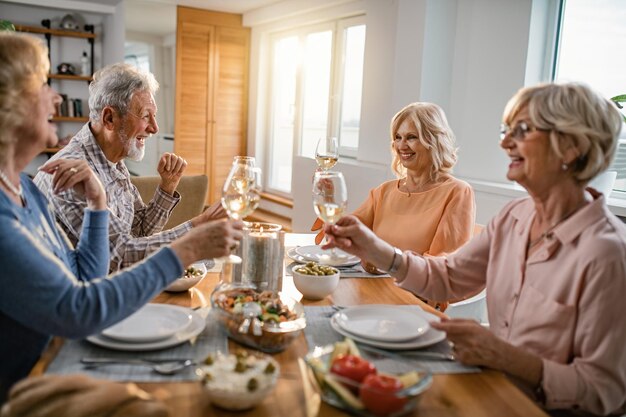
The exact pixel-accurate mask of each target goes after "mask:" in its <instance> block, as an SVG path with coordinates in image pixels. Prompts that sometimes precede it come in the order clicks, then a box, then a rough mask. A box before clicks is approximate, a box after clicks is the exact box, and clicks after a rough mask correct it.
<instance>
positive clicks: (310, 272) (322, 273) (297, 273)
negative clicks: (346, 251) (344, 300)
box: [291, 262, 339, 300]
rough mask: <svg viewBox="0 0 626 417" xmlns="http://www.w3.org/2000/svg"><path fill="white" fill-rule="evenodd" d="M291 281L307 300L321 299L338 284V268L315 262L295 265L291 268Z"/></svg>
mask: <svg viewBox="0 0 626 417" xmlns="http://www.w3.org/2000/svg"><path fill="white" fill-rule="evenodd" d="M291 273H292V276H293V283H294V285H295V286H296V288H297V289H298V291H300V292H301V293H302V296H303V297H304V298H306V299H309V300H321V299H323V298H324V297H326V296H327V295H329V294H331V293H332V292H333V291H335V288H337V285H339V270H338V269H337V268H333V267H332V266H328V265H321V264H318V263H316V262H307V263H306V264H303V265H296V266H294V267H293V268H292V270H291Z"/></svg>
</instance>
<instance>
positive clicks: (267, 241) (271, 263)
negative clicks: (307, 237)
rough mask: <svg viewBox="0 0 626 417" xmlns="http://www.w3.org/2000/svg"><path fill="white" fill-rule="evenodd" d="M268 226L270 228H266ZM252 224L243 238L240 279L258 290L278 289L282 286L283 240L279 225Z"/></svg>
mask: <svg viewBox="0 0 626 417" xmlns="http://www.w3.org/2000/svg"><path fill="white" fill-rule="evenodd" d="M267 226H270V228H269V229H270V230H271V231H268V230H267ZM271 226H273V225H265V229H264V225H263V224H253V225H251V226H249V227H248V228H247V229H248V230H247V231H246V233H245V234H244V238H243V251H242V259H243V271H242V281H243V282H245V283H250V284H252V285H254V286H255V287H256V288H257V289H259V290H271V291H280V290H281V287H282V263H283V243H282V242H283V240H282V239H281V237H282V236H281V232H280V231H279V230H280V226H277V225H275V226H277V227H271Z"/></svg>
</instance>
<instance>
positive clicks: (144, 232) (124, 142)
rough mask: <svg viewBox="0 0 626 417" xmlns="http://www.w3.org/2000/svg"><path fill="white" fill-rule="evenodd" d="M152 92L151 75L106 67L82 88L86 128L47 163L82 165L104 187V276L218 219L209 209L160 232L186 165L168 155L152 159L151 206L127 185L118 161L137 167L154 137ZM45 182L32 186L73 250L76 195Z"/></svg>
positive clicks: (79, 211)
mask: <svg viewBox="0 0 626 417" xmlns="http://www.w3.org/2000/svg"><path fill="white" fill-rule="evenodd" d="M158 88H159V84H158V83H157V81H156V80H155V78H154V76H153V75H152V74H151V73H144V72H140V71H138V70H137V69H136V68H134V67H132V66H130V65H127V64H113V65H110V66H107V67H105V68H103V69H101V70H100V71H98V72H96V73H95V74H94V77H93V81H92V82H91V84H90V85H89V109H90V112H89V122H88V123H86V124H85V125H84V126H83V127H82V128H81V130H80V131H79V132H78V133H77V134H76V135H75V136H74V137H73V138H72V140H71V141H70V142H69V144H68V145H67V146H65V147H64V148H63V149H61V150H60V151H59V152H58V153H57V154H56V155H54V156H53V158H52V159H59V158H65V159H80V160H85V161H87V163H88V164H89V166H90V167H91V168H92V169H93V170H94V172H95V173H96V175H97V176H98V177H99V178H100V181H101V182H102V184H103V185H104V188H105V190H106V194H107V206H108V210H109V212H110V213H109V219H110V220H109V245H110V252H111V264H110V272H114V271H117V270H119V269H121V268H124V267H127V266H129V265H132V264H134V263H135V262H138V261H140V260H142V259H144V258H145V257H146V256H147V255H149V254H150V253H152V252H154V251H155V250H157V249H159V248H160V247H162V246H164V245H166V244H168V243H170V242H171V241H173V240H175V239H176V238H178V237H180V236H182V235H184V234H185V233H186V232H187V231H189V230H190V229H191V228H192V227H195V226H198V225H200V224H203V223H205V222H207V221H209V220H214V219H217V218H219V217H224V216H225V212H224V211H223V209H222V208H221V206H220V205H219V204H215V205H214V206H211V207H209V208H208V209H207V210H206V211H205V212H204V213H202V214H200V215H199V216H197V217H195V218H193V219H191V220H189V221H187V222H185V223H183V224H181V225H179V226H177V227H174V228H173V229H170V230H167V231H162V229H163V226H164V225H165V223H166V222H167V220H168V218H169V216H170V214H171V212H172V210H173V209H174V207H175V206H176V204H178V202H179V201H180V194H179V193H178V192H176V187H177V186H178V183H179V182H180V179H181V177H182V175H183V173H184V171H185V169H186V167H187V162H186V161H185V160H184V159H183V158H181V157H180V156H177V155H175V154H173V153H165V154H163V156H162V157H161V158H160V160H159V163H158V166H157V171H158V173H159V175H160V176H161V182H160V185H159V187H157V189H156V190H155V193H154V197H153V198H152V200H151V201H150V202H148V203H147V204H146V203H144V202H143V200H142V199H141V196H140V195H139V192H138V191H137V188H136V187H135V186H134V185H133V184H132V183H131V182H130V173H129V172H128V169H127V168H126V165H125V164H124V162H123V160H124V159H125V158H129V159H132V160H134V161H140V160H141V159H142V158H143V156H144V151H145V147H144V145H145V141H146V140H147V139H149V138H150V136H152V135H153V134H155V133H157V132H158V131H159V127H158V126H157V122H156V118H155V117H156V112H157V106H156V103H155V101H154V94H155V93H156V91H157V90H158ZM51 181H52V176H51V175H47V174H45V173H42V172H40V173H38V174H37V176H36V177H35V184H37V186H38V187H39V188H40V189H41V190H42V191H43V193H44V194H46V196H47V197H48V200H50V202H51V204H52V206H53V210H54V212H55V215H56V217H57V220H58V222H59V223H60V225H61V226H62V227H63V229H64V230H65V232H66V233H67V235H68V237H69V239H70V241H71V242H72V243H73V244H74V245H75V244H76V242H78V240H79V237H80V233H81V230H82V225H83V215H84V209H85V207H86V205H87V202H86V200H85V197H84V196H83V195H81V194H80V193H78V192H76V191H75V190H66V191H63V192H60V193H57V190H54V189H53V185H52V182H51Z"/></svg>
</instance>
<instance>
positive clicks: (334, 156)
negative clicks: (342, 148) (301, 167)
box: [315, 137, 339, 171]
mask: <svg viewBox="0 0 626 417" xmlns="http://www.w3.org/2000/svg"><path fill="white" fill-rule="evenodd" d="M338 160H339V144H338V142H337V138H335V137H328V138H322V139H320V140H319V141H318V142H317V148H315V161H316V162H317V165H318V166H319V167H320V168H322V169H323V170H324V171H328V170H329V169H331V168H332V167H334V166H335V164H336V163H337V161H338Z"/></svg>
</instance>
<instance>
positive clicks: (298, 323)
mask: <svg viewBox="0 0 626 417" xmlns="http://www.w3.org/2000/svg"><path fill="white" fill-rule="evenodd" d="M211 307H212V309H213V311H214V312H215V314H216V316H217V318H218V320H219V321H220V323H222V325H223V326H224V328H225V329H226V332H227V333H228V336H229V337H230V338H231V339H233V340H235V341H237V342H239V343H241V344H243V345H246V346H250V347H252V348H254V349H258V350H261V351H263V352H269V353H273V352H280V351H282V350H284V349H285V347H287V345H289V343H291V342H292V341H293V340H294V339H295V338H296V337H298V336H299V335H300V333H301V332H302V329H304V328H305V327H306V320H305V318H304V307H303V305H302V304H301V303H300V302H298V301H297V300H295V299H294V298H292V297H289V296H288V295H286V294H283V293H277V292H273V291H262V292H259V291H257V290H256V289H254V288H252V287H247V286H240V285H234V284H230V285H225V286H222V287H219V288H218V289H217V290H216V291H214V292H213V294H212V295H211Z"/></svg>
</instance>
